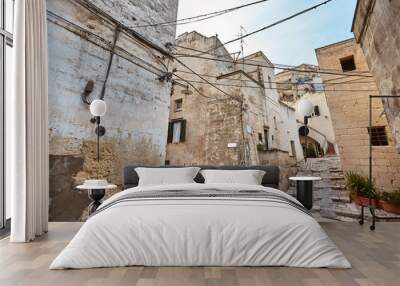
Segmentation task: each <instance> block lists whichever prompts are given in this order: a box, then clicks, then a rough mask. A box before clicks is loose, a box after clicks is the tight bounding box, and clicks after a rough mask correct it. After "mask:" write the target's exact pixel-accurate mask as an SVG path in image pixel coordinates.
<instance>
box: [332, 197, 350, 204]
mask: <svg viewBox="0 0 400 286" xmlns="http://www.w3.org/2000/svg"><path fill="white" fill-rule="evenodd" d="M331 200H332V201H333V202H335V203H350V198H349V196H337V197H331Z"/></svg>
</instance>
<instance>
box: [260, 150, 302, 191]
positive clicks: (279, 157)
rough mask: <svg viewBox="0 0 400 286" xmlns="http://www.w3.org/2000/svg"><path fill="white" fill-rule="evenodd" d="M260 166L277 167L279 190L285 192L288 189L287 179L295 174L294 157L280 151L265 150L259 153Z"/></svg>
mask: <svg viewBox="0 0 400 286" xmlns="http://www.w3.org/2000/svg"><path fill="white" fill-rule="evenodd" d="M259 157H260V164H261V165H274V166H279V189H280V190H282V191H284V192H286V191H287V190H288V189H289V178H290V177H294V176H296V174H297V161H296V157H293V156H290V154H289V152H285V151H281V150H266V151H262V152H259Z"/></svg>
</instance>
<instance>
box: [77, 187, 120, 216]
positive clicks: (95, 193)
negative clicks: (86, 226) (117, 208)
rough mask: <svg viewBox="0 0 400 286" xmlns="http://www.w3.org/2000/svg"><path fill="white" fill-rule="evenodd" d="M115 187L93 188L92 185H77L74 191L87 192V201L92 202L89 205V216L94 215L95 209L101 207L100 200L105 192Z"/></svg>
mask: <svg viewBox="0 0 400 286" xmlns="http://www.w3.org/2000/svg"><path fill="white" fill-rule="evenodd" d="M116 187H117V186H116V185H113V184H108V185H105V186H94V185H85V184H83V185H79V186H77V187H76V188H75V189H78V190H87V191H88V196H89V199H90V200H91V201H92V202H91V203H90V205H89V215H91V214H92V213H94V212H95V211H96V209H97V208H98V207H99V206H100V205H101V202H100V201H101V199H102V198H103V197H104V195H105V193H106V190H109V189H115V188H116Z"/></svg>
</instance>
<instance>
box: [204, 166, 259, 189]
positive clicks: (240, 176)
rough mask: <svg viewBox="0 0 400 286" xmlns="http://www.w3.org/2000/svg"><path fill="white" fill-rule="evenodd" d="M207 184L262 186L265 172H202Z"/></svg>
mask: <svg viewBox="0 0 400 286" xmlns="http://www.w3.org/2000/svg"><path fill="white" fill-rule="evenodd" d="M200 173H201V174H202V175H203V177H204V180H205V183H206V184H213V183H224V184H246V185H261V182H262V179H263V177H264V175H265V171H261V170H211V169H210V170H202V171H200Z"/></svg>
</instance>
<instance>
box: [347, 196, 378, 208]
mask: <svg viewBox="0 0 400 286" xmlns="http://www.w3.org/2000/svg"><path fill="white" fill-rule="evenodd" d="M352 200H353V202H354V203H355V204H356V205H359V206H368V202H369V198H366V197H358V196H353V197H352ZM376 206H377V203H376V200H375V199H372V200H371V207H373V208H374V209H375V208H376Z"/></svg>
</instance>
